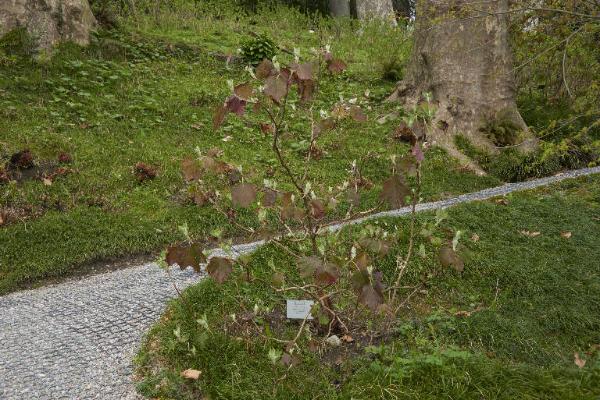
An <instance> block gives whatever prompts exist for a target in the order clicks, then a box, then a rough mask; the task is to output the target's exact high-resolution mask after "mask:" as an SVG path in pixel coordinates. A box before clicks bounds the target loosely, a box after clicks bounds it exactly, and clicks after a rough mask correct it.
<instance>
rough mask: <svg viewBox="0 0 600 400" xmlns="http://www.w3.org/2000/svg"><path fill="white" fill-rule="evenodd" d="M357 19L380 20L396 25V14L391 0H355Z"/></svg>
mask: <svg viewBox="0 0 600 400" xmlns="http://www.w3.org/2000/svg"><path fill="white" fill-rule="evenodd" d="M356 16H357V17H358V19H369V18H380V19H384V20H389V21H390V22H391V23H392V24H393V25H396V19H395V17H396V14H395V12H394V6H393V4H392V0H356Z"/></svg>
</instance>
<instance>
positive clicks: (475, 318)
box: [138, 175, 600, 400]
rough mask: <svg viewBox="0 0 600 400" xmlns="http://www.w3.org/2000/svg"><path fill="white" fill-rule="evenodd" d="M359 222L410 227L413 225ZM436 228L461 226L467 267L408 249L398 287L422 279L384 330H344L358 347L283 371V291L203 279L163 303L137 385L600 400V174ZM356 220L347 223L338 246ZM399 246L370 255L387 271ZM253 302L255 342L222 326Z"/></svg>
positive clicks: (291, 330) (327, 352)
mask: <svg viewBox="0 0 600 400" xmlns="http://www.w3.org/2000/svg"><path fill="white" fill-rule="evenodd" d="M433 219H435V215H433V214H427V213H426V214H421V215H419V221H420V222H426V221H431V220H433ZM369 225H370V226H375V225H377V226H379V227H382V228H384V229H387V230H393V229H395V228H397V229H399V230H400V231H401V232H406V231H407V229H408V225H409V224H408V219H407V218H399V219H383V220H378V221H377V222H370V223H369ZM444 227H452V228H454V229H459V230H461V231H463V232H464V234H463V236H462V237H463V239H461V241H462V243H463V244H464V246H465V247H466V250H467V253H468V254H469V257H467V262H466V265H465V269H464V272H462V273H458V272H456V271H455V270H453V269H444V268H443V267H441V266H440V264H439V263H438V261H437V259H436V258H433V257H431V256H428V255H426V256H425V257H424V258H421V257H415V258H414V262H413V263H412V264H411V265H410V267H409V269H408V272H407V274H406V275H405V278H404V279H405V281H404V282H403V283H404V284H406V285H415V284H418V283H419V282H423V286H422V288H421V289H420V290H419V291H418V292H417V293H416V294H415V295H414V296H413V297H412V298H410V300H409V301H408V302H407V303H406V307H404V308H403V310H402V311H401V314H400V315H401V317H400V318H399V319H398V320H397V321H396V323H395V325H394V326H393V329H392V330H391V331H390V333H389V334H388V335H387V336H386V337H383V338H369V340H365V338H362V339H360V338H361V332H353V333H352V334H353V336H354V338H355V339H356V340H355V342H354V343H351V344H348V343H343V344H342V345H341V346H340V347H333V348H332V347H328V346H320V347H319V348H318V350H316V351H315V352H311V351H309V350H305V353H302V356H301V361H300V363H299V364H298V365H295V366H293V367H291V368H290V369H289V370H287V368H286V367H284V366H283V365H281V364H280V363H277V362H276V363H272V362H271V361H270V360H269V356H268V355H269V353H271V354H275V355H277V354H281V353H280V352H281V351H282V350H283V349H282V348H281V346H282V345H281V344H280V343H277V342H275V341H274V340H272V339H269V337H270V335H271V333H270V332H272V334H273V335H276V336H277V337H279V338H292V337H293V336H294V334H295V332H296V330H297V329H298V324H299V322H287V320H286V319H285V318H283V317H282V318H279V319H277V318H276V316H277V315H281V311H282V309H283V308H284V304H285V302H284V299H285V297H283V296H282V295H279V294H274V292H273V291H271V290H265V287H264V286H262V284H261V283H260V280H255V281H253V282H252V283H248V282H242V281H238V280H230V281H228V282H226V283H225V284H223V285H222V286H219V285H218V284H216V283H215V282H214V281H213V280H204V281H202V282H201V283H199V284H198V285H196V286H193V287H191V288H189V289H188V290H186V291H185V292H184V294H183V299H178V300H175V301H173V302H172V303H171V304H170V306H169V308H168V311H167V312H166V314H165V315H164V317H163V318H162V320H161V321H160V322H159V323H158V324H157V325H156V326H155V327H154V328H153V329H152V331H151V333H150V334H149V337H148V339H147V342H146V343H145V345H144V347H143V349H142V350H141V352H140V353H139V355H138V366H139V368H138V375H139V377H140V383H139V389H140V391H141V392H142V393H143V394H145V395H147V396H149V397H152V398H165V399H167V398H168V399H197V398H207V399H220V398H226V399H248V398H257V399H309V398H319V399H337V398H344V399H379V398H382V399H383V398H384V399H419V400H422V399H442V398H444V399H482V398H484V399H561V400H563V399H578V400H581V399H590V400H592V399H597V398H598V397H599V396H600V354H599V352H600V351H599V350H600V349H599V348H598V345H599V344H600V297H599V296H598V293H600V263H599V262H598V260H600V244H599V243H598V239H599V238H600V176H598V175H595V176H592V177H586V178H580V179H577V180H570V181H566V182H563V183H560V184H556V185H553V186H549V187H545V188H542V189H538V190H535V191H529V192H522V193H517V194H513V195H510V196H507V197H506V198H504V200H503V201H496V200H489V201H482V202H475V203H470V204H463V205H459V206H456V207H453V208H451V209H449V210H448V218H447V220H445V221H444V222H443V226H442V228H444ZM364 229H366V226H365V225H362V226H354V227H351V228H349V229H346V230H344V231H343V232H342V233H341V238H342V242H343V243H344V245H343V246H339V247H340V248H342V250H341V251H342V252H345V251H346V250H349V248H350V246H351V244H352V242H353V238H356V237H357V235H358V234H359V233H360V232H362V231H363V230H364ZM523 232H525V234H524V233H523ZM527 232H529V233H527ZM533 232H535V233H533ZM569 233H570V234H569ZM474 235H476V236H474ZM401 237H402V236H401ZM421 241H423V243H425V241H424V240H423V239H419V241H418V243H417V245H418V244H420V242H421ZM405 242H406V239H404V241H403V243H401V244H402V246H401V248H402V249H405V248H406V243H405ZM426 246H428V245H426ZM397 250H398V249H397V248H396V249H394V250H393V251H392V252H391V253H390V254H389V255H388V256H386V257H385V258H384V259H382V260H381V262H380V263H379V264H378V265H377V267H378V268H379V269H380V270H382V271H383V272H384V274H385V276H390V275H389V272H390V271H392V270H393V269H394V268H395V252H396V251H397ZM426 254H429V253H426ZM250 265H251V268H252V271H253V273H254V274H255V276H256V277H257V278H261V277H262V278H265V279H267V278H269V277H270V276H271V274H272V267H275V268H276V269H277V270H280V271H282V272H284V274H285V276H286V277H290V279H292V277H294V276H296V275H297V273H298V272H297V270H296V266H295V260H294V259H293V258H291V257H290V256H288V255H287V253H285V252H283V251H281V249H280V248H279V247H276V246H274V245H268V246H265V247H264V248H261V249H260V250H258V251H257V252H256V253H254V254H253V255H252V257H251V261H250ZM286 279H287V278H286ZM236 293H243V301H241V302H240V301H238V298H239V297H237V296H236V295H235V294H236ZM254 305H256V307H258V309H259V310H263V311H260V312H259V314H257V315H256V316H255V317H254V322H255V323H256V324H258V325H259V326H262V327H263V332H264V334H265V336H266V337H265V338H263V337H260V336H256V335H255V336H254V337H252V335H250V336H248V335H247V334H246V332H245V331H243V330H242V329H241V328H239V329H236V328H235V327H236V326H237V325H236V323H232V322H231V321H234V320H235V321H241V320H242V319H241V318H242V316H243V315H245V313H246V311H247V310H248V309H252V308H253V307H254ZM233 314H235V315H237V316H238V317H237V319H234V318H233V317H231V315H233ZM282 320H283V321H282ZM376 320H377V319H376V318H373V319H372V321H375V322H376ZM242 325H243V324H241V323H240V326H242ZM224 327H227V328H228V329H229V331H228V332H227V333H226V332H224V330H223V328H224ZM302 340H306V339H302ZM303 348H304V349H306V347H303ZM575 353H577V354H578V355H579V357H580V358H581V359H584V360H585V361H586V363H585V365H584V366H583V367H582V368H579V367H577V366H576V365H575V363H574V354H575ZM188 368H192V369H197V370H200V371H202V375H201V376H200V379H199V380H197V381H194V380H189V379H188V380H185V379H183V378H181V377H180V373H181V372H182V371H183V370H185V369H188Z"/></svg>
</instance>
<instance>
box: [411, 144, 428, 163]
mask: <svg viewBox="0 0 600 400" xmlns="http://www.w3.org/2000/svg"><path fill="white" fill-rule="evenodd" d="M411 153H412V155H413V156H415V159H416V160H417V161H418V162H420V163H422V162H423V160H424V159H425V154H423V150H421V145H420V144H419V143H415V145H414V146H413V148H412V151H411Z"/></svg>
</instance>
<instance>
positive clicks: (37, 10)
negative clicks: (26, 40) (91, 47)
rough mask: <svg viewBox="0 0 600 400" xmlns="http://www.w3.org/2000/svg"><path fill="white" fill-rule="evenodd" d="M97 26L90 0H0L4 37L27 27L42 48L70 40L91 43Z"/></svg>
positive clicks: (1, 32) (0, 16)
mask: <svg viewBox="0 0 600 400" xmlns="http://www.w3.org/2000/svg"><path fill="white" fill-rule="evenodd" d="M95 26H96V19H95V18H94V15H93V14H92V10H91V9H90V5H89V4H88V1H87V0H0V37H1V36H3V35H4V34H6V33H7V32H10V31H12V30H13V29H16V28H20V27H24V28H26V29H27V31H28V32H29V33H30V34H31V36H32V37H33V38H34V39H35V40H36V44H37V49H38V50H45V51H50V50H51V49H52V47H53V46H55V45H56V44H58V43H60V42H66V41H72V42H75V43H77V44H80V45H87V44H88V43H89V40H90V31H91V30H93V29H94V27H95Z"/></svg>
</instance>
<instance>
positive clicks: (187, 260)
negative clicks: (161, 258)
mask: <svg viewBox="0 0 600 400" xmlns="http://www.w3.org/2000/svg"><path fill="white" fill-rule="evenodd" d="M165 261H166V262H167V264H168V265H175V264H177V265H179V268H181V269H186V268H187V267H192V268H193V269H194V271H196V272H198V273H199V272H200V264H202V263H205V262H206V257H205V256H204V253H203V252H202V247H201V246H200V245H198V244H191V245H180V246H171V247H169V248H168V249H167V256H166V259H165Z"/></svg>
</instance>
